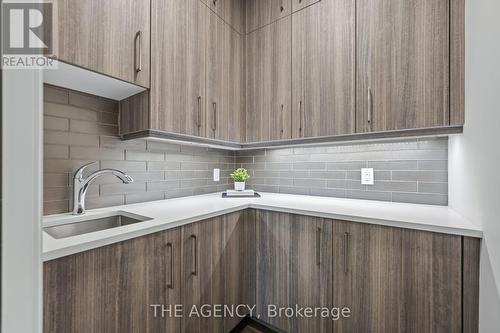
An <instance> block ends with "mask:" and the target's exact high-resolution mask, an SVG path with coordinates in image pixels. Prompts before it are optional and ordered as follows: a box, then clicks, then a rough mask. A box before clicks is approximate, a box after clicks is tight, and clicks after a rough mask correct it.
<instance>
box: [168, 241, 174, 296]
mask: <svg viewBox="0 0 500 333" xmlns="http://www.w3.org/2000/svg"><path fill="white" fill-rule="evenodd" d="M167 249H169V252H170V281H169V284H168V285H167V288H169V289H174V247H173V245H172V243H167Z"/></svg>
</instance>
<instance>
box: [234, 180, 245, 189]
mask: <svg viewBox="0 0 500 333" xmlns="http://www.w3.org/2000/svg"><path fill="white" fill-rule="evenodd" d="M234 189H235V190H236V191H244V190H245V182H234Z"/></svg>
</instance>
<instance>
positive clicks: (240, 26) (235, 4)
mask: <svg viewBox="0 0 500 333" xmlns="http://www.w3.org/2000/svg"><path fill="white" fill-rule="evenodd" d="M245 2H246V0H223V13H222V18H223V19H224V21H226V23H227V24H229V25H230V26H231V27H233V29H234V30H236V31H237V32H239V33H240V34H244V33H245V25H246V24H245V19H246V18H245Z"/></svg>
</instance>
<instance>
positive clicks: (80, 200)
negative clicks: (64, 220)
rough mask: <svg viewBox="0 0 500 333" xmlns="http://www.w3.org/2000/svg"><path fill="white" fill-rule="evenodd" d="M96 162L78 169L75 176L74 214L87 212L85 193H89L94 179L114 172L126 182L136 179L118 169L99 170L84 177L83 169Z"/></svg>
mask: <svg viewBox="0 0 500 333" xmlns="http://www.w3.org/2000/svg"><path fill="white" fill-rule="evenodd" d="M94 163H97V162H92V163H89V164H85V165H84V166H82V167H81V168H80V169H78V170H77V171H76V173H75V176H74V177H73V215H81V214H84V213H85V195H86V194H87V190H88V189H89V186H90V183H92V181H94V180H95V179H96V178H98V177H100V176H102V175H106V174H112V175H114V176H116V177H117V178H119V179H120V180H121V181H122V182H123V183H124V184H129V183H132V182H133V181H134V180H133V179H132V177H130V176H129V175H127V174H125V173H123V172H121V171H120V170H116V169H102V170H98V171H96V172H94V173H92V174H90V175H89V176H88V177H87V178H84V177H83V171H84V170H85V168H87V167H88V166H89V165H92V164H94Z"/></svg>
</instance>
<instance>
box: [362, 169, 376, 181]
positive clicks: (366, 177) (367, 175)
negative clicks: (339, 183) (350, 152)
mask: <svg viewBox="0 0 500 333" xmlns="http://www.w3.org/2000/svg"><path fill="white" fill-rule="evenodd" d="M361 184H362V185H373V184H375V181H374V177H373V168H363V169H361Z"/></svg>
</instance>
